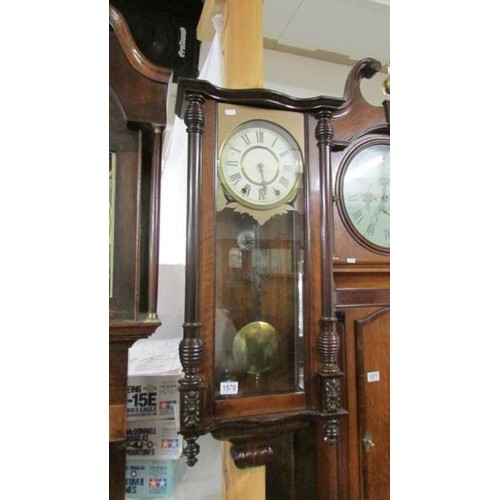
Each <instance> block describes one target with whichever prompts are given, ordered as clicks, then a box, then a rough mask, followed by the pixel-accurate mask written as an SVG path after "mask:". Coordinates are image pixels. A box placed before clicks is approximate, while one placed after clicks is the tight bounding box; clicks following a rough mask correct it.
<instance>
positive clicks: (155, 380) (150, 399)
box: [127, 375, 180, 420]
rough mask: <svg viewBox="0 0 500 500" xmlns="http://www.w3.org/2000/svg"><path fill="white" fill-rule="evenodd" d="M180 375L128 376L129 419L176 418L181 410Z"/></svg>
mask: <svg viewBox="0 0 500 500" xmlns="http://www.w3.org/2000/svg"><path fill="white" fill-rule="evenodd" d="M179 378H180V376H179V375H136V376H129V377H128V381H127V384H128V387H127V419H128V420H151V419H155V418H172V419H173V418H176V419H177V420H178V412H179V391H178V389H177V383H178V381H179Z"/></svg>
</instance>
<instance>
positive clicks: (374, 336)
mask: <svg viewBox="0 0 500 500" xmlns="http://www.w3.org/2000/svg"><path fill="white" fill-rule="evenodd" d="M389 327H390V323H389V308H383V309H379V310H377V311H375V312H373V313H372V314H370V315H369V316H367V317H365V318H363V319H358V320H356V321H355V337H356V361H357V362H356V365H357V373H356V376H357V387H358V418H359V420H358V428H359V440H360V442H359V449H360V458H361V460H360V462H361V473H362V484H361V488H362V498H363V500H388V499H389V489H390V488H389V485H390V484H389V448H390V446H389V441H390V440H389V435H390V401H389V398H390V386H389V383H390V349H389V337H390V333H389Z"/></svg>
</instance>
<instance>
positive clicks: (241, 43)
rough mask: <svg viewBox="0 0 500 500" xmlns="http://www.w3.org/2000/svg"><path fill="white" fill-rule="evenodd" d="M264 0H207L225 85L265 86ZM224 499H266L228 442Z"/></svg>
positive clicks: (261, 475) (200, 30) (207, 28)
mask: <svg viewBox="0 0 500 500" xmlns="http://www.w3.org/2000/svg"><path fill="white" fill-rule="evenodd" d="M262 3H263V0H206V1H205V4H204V6H203V11H202V13H201V16H200V21H199V23H198V27H197V35H198V39H199V40H202V41H210V40H212V38H213V36H214V30H213V27H212V17H213V16H214V15H215V14H218V13H221V12H224V19H225V24H224V32H223V34H222V40H223V45H224V61H225V62H224V74H225V81H224V86H225V87H226V88H232V89H237V88H238V89H243V88H262V87H263V82H264V77H263V71H264V70H263V68H264V61H263V60H264V41H263V31H262V30H263V28H262ZM222 446H223V453H222V456H223V458H222V461H223V473H224V481H223V496H222V499H223V500H265V498H266V468H265V466H260V467H253V468H249V469H238V468H237V467H236V466H235V465H234V462H233V459H232V457H231V454H230V450H231V443H229V442H224V443H223V444H222Z"/></svg>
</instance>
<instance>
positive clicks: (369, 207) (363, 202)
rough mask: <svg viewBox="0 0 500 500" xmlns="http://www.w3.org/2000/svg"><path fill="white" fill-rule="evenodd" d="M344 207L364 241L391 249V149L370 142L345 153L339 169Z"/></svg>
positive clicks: (378, 143)
mask: <svg viewBox="0 0 500 500" xmlns="http://www.w3.org/2000/svg"><path fill="white" fill-rule="evenodd" d="M339 172H340V176H341V204H342V210H343V212H344V213H345V215H346V218H347V220H348V223H349V225H350V226H351V227H352V228H353V230H354V232H355V234H356V235H357V236H358V237H359V238H360V239H361V240H362V241H366V242H368V243H369V244H371V245H375V246H376V247H378V248H380V249H384V250H385V249H387V250H388V249H389V248H390V191H389V186H390V146H389V144H388V141H387V140H375V141H372V142H367V144H366V145H365V147H361V148H359V147H358V148H357V149H353V150H352V152H347V153H346V161H345V162H344V163H343V164H342V165H341V166H340V168H339Z"/></svg>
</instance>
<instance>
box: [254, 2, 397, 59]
mask: <svg viewBox="0 0 500 500" xmlns="http://www.w3.org/2000/svg"><path fill="white" fill-rule="evenodd" d="M389 2H390V0H264V5H263V32H264V33H263V34H264V47H265V48H268V49H272V50H278V51H283V52H290V53H293V54H298V55H302V56H306V57H312V58H315V59H321V60H325V61H330V62H336V63H340V64H349V65H352V64H354V63H355V62H356V61H358V60H360V59H363V58H365V57H374V58H375V59H378V60H379V61H380V62H381V63H382V64H383V65H385V64H386V63H388V62H389V60H390V53H389V27H390V26H389V14H390V7H389Z"/></svg>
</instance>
